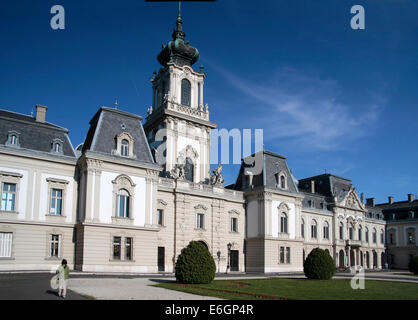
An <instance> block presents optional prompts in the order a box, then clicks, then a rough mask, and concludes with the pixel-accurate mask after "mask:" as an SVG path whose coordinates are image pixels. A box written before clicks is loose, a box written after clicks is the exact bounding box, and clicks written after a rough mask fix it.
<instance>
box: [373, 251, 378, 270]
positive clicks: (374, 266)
mask: <svg viewBox="0 0 418 320" xmlns="http://www.w3.org/2000/svg"><path fill="white" fill-rule="evenodd" d="M373 268H377V253H376V251H374V250H373Z"/></svg>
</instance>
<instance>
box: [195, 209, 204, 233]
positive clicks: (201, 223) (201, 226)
mask: <svg viewBox="0 0 418 320" xmlns="http://www.w3.org/2000/svg"><path fill="white" fill-rule="evenodd" d="M196 227H197V229H204V228H205V215H204V214H203V213H198V214H197V225H196Z"/></svg>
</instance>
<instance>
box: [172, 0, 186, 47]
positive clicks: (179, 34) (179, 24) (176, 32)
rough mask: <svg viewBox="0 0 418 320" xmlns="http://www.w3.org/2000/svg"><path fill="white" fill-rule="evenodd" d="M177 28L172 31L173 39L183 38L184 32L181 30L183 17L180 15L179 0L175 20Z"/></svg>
mask: <svg viewBox="0 0 418 320" xmlns="http://www.w3.org/2000/svg"><path fill="white" fill-rule="evenodd" d="M176 25H177V29H176V30H174V31H173V35H172V36H173V40H176V39H181V40H184V38H185V37H186V34H185V33H184V32H183V19H182V17H181V1H179V14H178V16H177V21H176Z"/></svg>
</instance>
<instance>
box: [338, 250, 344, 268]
mask: <svg viewBox="0 0 418 320" xmlns="http://www.w3.org/2000/svg"><path fill="white" fill-rule="evenodd" d="M338 260H339V261H338V265H339V266H340V267H344V250H340V252H339V253H338Z"/></svg>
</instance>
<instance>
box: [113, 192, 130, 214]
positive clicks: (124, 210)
mask: <svg viewBox="0 0 418 320" xmlns="http://www.w3.org/2000/svg"><path fill="white" fill-rule="evenodd" d="M129 207H130V195H129V192H128V191H127V190H125V189H120V190H119V192H118V195H117V203H116V210H117V212H116V216H117V217H119V218H129Z"/></svg>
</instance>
